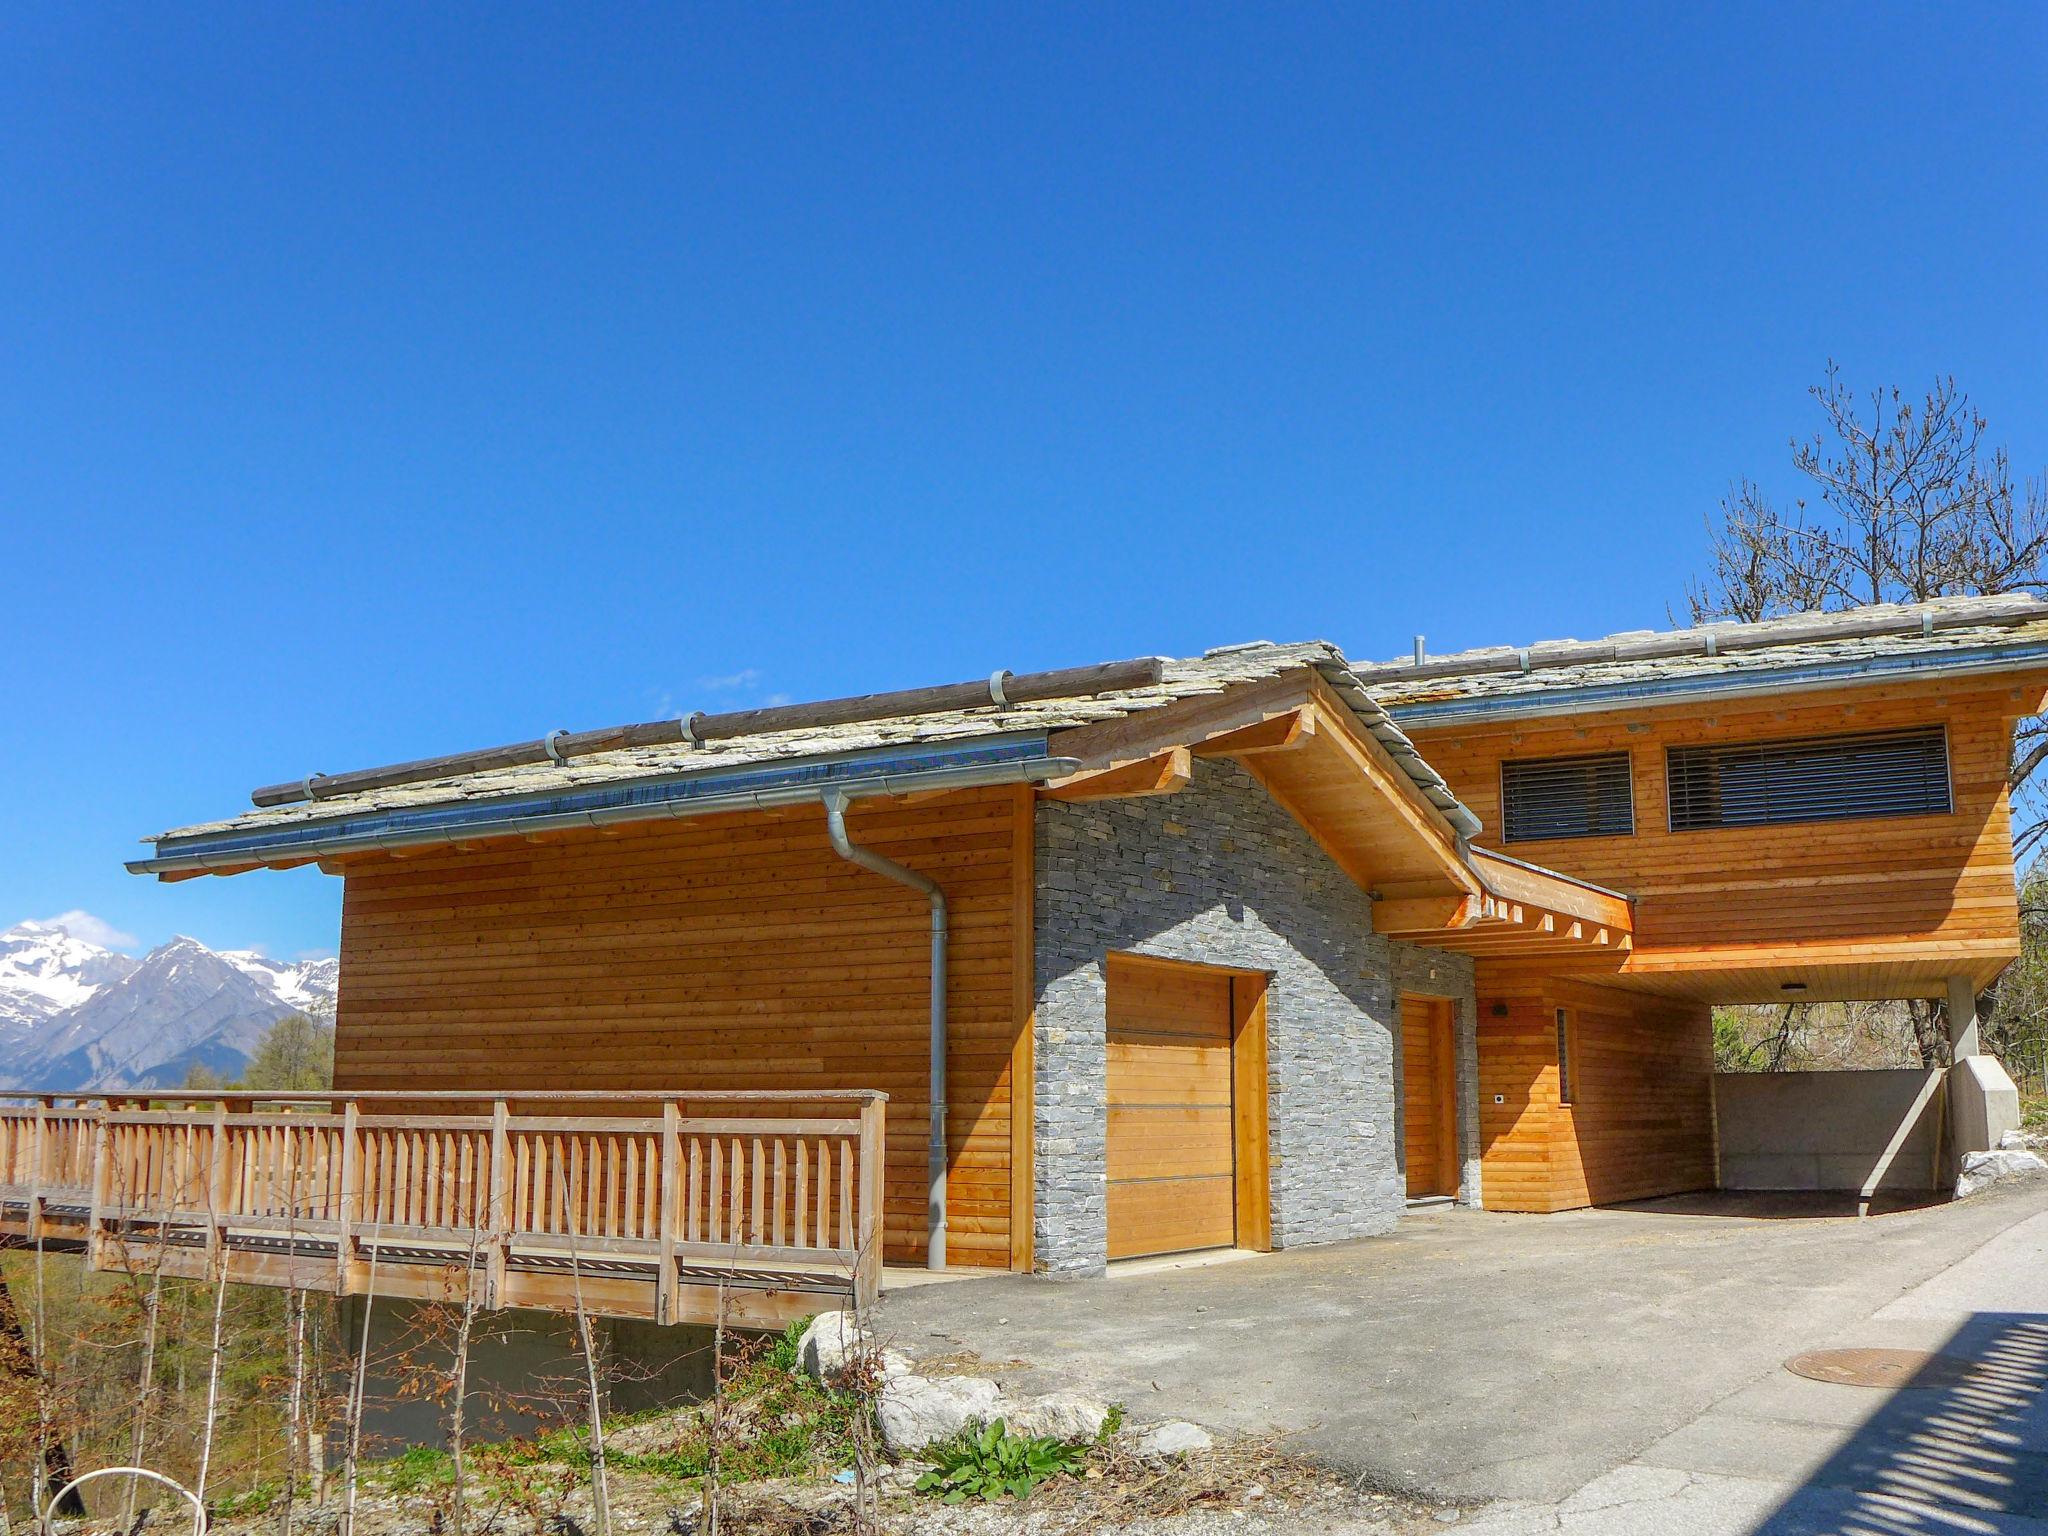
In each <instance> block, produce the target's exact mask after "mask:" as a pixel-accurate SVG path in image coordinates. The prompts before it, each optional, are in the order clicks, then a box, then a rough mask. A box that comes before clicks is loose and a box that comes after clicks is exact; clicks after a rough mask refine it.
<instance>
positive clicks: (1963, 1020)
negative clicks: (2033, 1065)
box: [1948, 976, 2020, 1165]
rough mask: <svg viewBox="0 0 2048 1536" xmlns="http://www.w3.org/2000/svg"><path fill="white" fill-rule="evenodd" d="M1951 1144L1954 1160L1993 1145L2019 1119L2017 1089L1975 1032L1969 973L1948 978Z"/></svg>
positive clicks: (1974, 995)
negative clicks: (1986, 1050) (1953, 1061)
mask: <svg viewBox="0 0 2048 1536" xmlns="http://www.w3.org/2000/svg"><path fill="white" fill-rule="evenodd" d="M1948 1042H1949V1049H1950V1051H1951V1052H1952V1053H1953V1055H1954V1057H1955V1064H1954V1065H1953V1066H1951V1067H1950V1068H1949V1069H1948V1114H1949V1148H1950V1150H1951V1152H1952V1153H1953V1154H1954V1157H1955V1161H1956V1163H1957V1164H1958V1165H1960V1164H1961V1162H1962V1160H1963V1159H1964V1158H1966V1157H1968V1156H1969V1155H1970V1154H1971V1153H1972V1152H1991V1151H1995V1150H1997V1147H1998V1143H1999V1141H2000V1139H2001V1138H2002V1137H2003V1136H2004V1135H2005V1133H2006V1132H2007V1131H2012V1130H2017V1129H2018V1128H2019V1123H2020V1094H2019V1089H2018V1088H2017V1087H2015V1086H2014V1084H2013V1080H2012V1079H2011V1078H2010V1077H2008V1076H2007V1075H2006V1071H2005V1068H2004V1067H2002V1066H2001V1065H1999V1061H1998V1058H1997V1057H1996V1056H1986V1055H1985V1054H1984V1051H1983V1047H1982V1045H1981V1044H1980V1043H1979V1040H1978V1034H1977V989H1976V988H1975V987H1974V986H1972V985H1971V984H1970V978H1969V977H1967V976H1951V977H1950V978H1949V979H1948Z"/></svg>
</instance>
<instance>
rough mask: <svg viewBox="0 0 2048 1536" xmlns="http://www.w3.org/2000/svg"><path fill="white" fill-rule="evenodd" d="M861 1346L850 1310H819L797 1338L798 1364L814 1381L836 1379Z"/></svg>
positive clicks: (858, 1332) (858, 1331)
mask: <svg viewBox="0 0 2048 1536" xmlns="http://www.w3.org/2000/svg"><path fill="white" fill-rule="evenodd" d="M860 1349H861V1339H860V1330H859V1327H858V1326H857V1324H856V1323H855V1321H854V1316H853V1314H852V1313H851V1312H820V1313H819V1314H818V1315H817V1316H816V1317H814V1318H812V1319H811V1326H810V1327H808V1328H806V1329H805V1330H804V1336H803V1337H802V1338H801V1339H799V1340H798V1341H797V1346H796V1358H797V1364H798V1365H800V1366H801V1367H803V1369H804V1370H805V1371H806V1372H807V1373H808V1374H809V1375H810V1377H811V1379H812V1380H813V1381H817V1382H828V1381H835V1380H837V1379H838V1376H839V1373H840V1372H841V1371H843V1370H845V1369H846V1365H847V1362H848V1361H849V1360H851V1359H853V1357H854V1356H855V1355H857V1354H859V1353H860Z"/></svg>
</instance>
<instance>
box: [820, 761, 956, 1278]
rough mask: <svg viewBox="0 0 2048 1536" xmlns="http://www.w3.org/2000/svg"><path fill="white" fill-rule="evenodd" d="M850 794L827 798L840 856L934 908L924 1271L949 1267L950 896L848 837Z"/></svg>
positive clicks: (829, 827) (828, 830)
mask: <svg viewBox="0 0 2048 1536" xmlns="http://www.w3.org/2000/svg"><path fill="white" fill-rule="evenodd" d="M846 805H847V795H846V792H845V791H844V790H829V791H827V792H826V795H825V830H826V833H827V834H828V835H829V836H830V837H831V839H832V848H833V851H834V852H836V853H837V854H838V855H839V857H841V858H842V859H845V860H846V861H847V862H849V863H852V864H858V865H859V866H860V867H861V868H862V869H866V870H872V871H873V872H874V873H876V874H878V875H880V876H881V877H882V878H883V879H885V880H894V881H895V882H896V883H897V884H898V885H907V886H909V887H910V888H911V889H912V890H914V891H922V892H923V893H924V895H925V897H926V898H927V899H928V900H929V901H930V902H931V904H932V1028H931V1082H932V1091H931V1100H932V1113H931V1130H930V1137H929V1140H928V1142H927V1151H926V1153H925V1171H926V1175H927V1177H928V1178H929V1180H930V1183H931V1193H930V1195H929V1196H928V1197H927V1199H926V1201H925V1268H927V1269H944V1268H945V1267H946V1163H947V1157H946V893H945V892H944V891H942V890H940V889H939V887H938V882H937V881H935V880H931V879H929V878H927V877H926V876H924V875H920V874H919V873H918V872H917V871H916V870H914V869H905V868H904V867H903V866H902V865H901V864H898V863H897V862H896V861H895V860H894V859H885V858H883V857H882V855H880V854H879V853H876V852H875V851H874V850H873V849H872V848H862V847H860V846H859V845H857V844H856V843H855V842H854V841H853V839H852V838H850V837H848V836H847V834H846Z"/></svg>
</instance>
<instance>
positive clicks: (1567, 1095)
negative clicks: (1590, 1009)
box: [1557, 1008, 1572, 1104]
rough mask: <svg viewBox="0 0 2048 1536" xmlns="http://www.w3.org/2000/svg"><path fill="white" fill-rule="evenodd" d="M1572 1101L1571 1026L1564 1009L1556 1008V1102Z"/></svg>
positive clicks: (1567, 1102) (1566, 1102)
mask: <svg viewBox="0 0 2048 1536" xmlns="http://www.w3.org/2000/svg"><path fill="white" fill-rule="evenodd" d="M1571 1101H1572V1027H1571V1020H1570V1019H1569V1018H1567V1017H1566V1015H1565V1011H1564V1010H1563V1009H1562V1008H1560V1009H1558V1010H1557V1102H1558V1103H1560V1104H1569V1103H1571Z"/></svg>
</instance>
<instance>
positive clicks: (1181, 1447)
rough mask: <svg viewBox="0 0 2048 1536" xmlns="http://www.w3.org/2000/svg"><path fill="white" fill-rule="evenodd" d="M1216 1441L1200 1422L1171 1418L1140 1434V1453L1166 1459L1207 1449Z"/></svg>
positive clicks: (1149, 1456)
mask: <svg viewBox="0 0 2048 1536" xmlns="http://www.w3.org/2000/svg"><path fill="white" fill-rule="evenodd" d="M1215 1443H1216V1442H1215V1441H1214V1440H1213V1439H1211V1438H1210V1435H1209V1431H1207V1430H1206V1429H1204V1428H1202V1426H1201V1425H1199V1424H1190V1423H1188V1422H1187V1421H1186V1420H1185V1419H1169V1420H1167V1422H1166V1423H1164V1424H1154V1425H1152V1426H1151V1427H1150V1428H1148V1429H1145V1430H1143V1431H1141V1432H1140V1433H1139V1435H1138V1454H1139V1455H1140V1456H1144V1457H1148V1458H1158V1459H1162V1460H1163V1459H1165V1458H1167V1457H1170V1456H1186V1455H1189V1454H1190V1453H1192V1452H1195V1451H1206V1450H1208V1449H1209V1447H1210V1446H1212V1445H1214V1444H1215Z"/></svg>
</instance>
